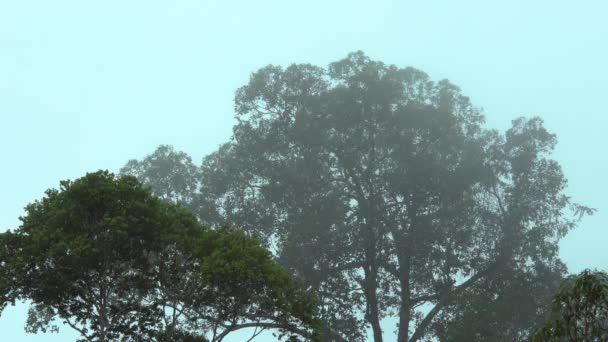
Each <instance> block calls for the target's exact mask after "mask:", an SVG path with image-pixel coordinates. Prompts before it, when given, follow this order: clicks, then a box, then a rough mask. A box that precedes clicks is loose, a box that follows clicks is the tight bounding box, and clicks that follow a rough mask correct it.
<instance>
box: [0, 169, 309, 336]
mask: <svg viewBox="0 0 608 342" xmlns="http://www.w3.org/2000/svg"><path fill="white" fill-rule="evenodd" d="M21 221H22V224H21V226H20V227H19V228H18V229H16V230H15V231H13V232H10V231H9V232H6V233H3V234H0V242H1V245H0V247H1V248H0V262H1V264H2V267H1V273H0V291H1V292H0V293H1V294H2V305H3V306H4V305H6V304H7V303H14V302H15V301H16V300H26V299H27V300H31V302H32V306H31V308H30V314H29V319H28V322H27V327H26V330H28V331H30V332H36V331H38V330H42V331H46V330H47V329H51V330H54V329H57V328H58V326H57V325H56V324H55V323H54V322H63V323H64V324H67V325H69V326H70V327H72V328H73V329H75V330H76V331H78V332H79V333H80V335H81V336H82V341H102V342H103V341H116V340H121V341H141V340H146V341H154V340H157V341H176V340H179V339H181V340H184V341H188V340H192V341H205V340H207V339H209V340H211V341H221V340H222V339H223V338H224V337H225V336H227V335H228V334H229V333H230V332H233V331H235V330H239V329H243V328H248V327H255V328H258V329H274V330H276V331H277V332H278V333H279V334H280V335H281V336H284V337H290V338H291V339H298V338H304V339H306V340H310V339H316V337H315V334H316V330H317V326H318V324H319V323H318V319H317V318H316V302H315V299H314V297H313V296H311V295H309V294H308V293H306V292H305V291H304V290H303V289H302V286H301V285H299V284H298V283H297V282H295V281H293V280H292V278H291V277H290V276H289V275H288V273H287V272H286V271H285V270H284V269H283V268H282V267H280V266H278V265H277V264H276V263H275V262H274V261H273V260H272V257H271V255H270V253H269V252H268V251H267V250H265V249H264V248H262V247H260V246H259V243H258V242H257V241H255V240H253V239H252V238H249V237H247V236H245V235H244V234H243V233H241V232H237V231H234V230H231V229H229V228H227V227H224V228H221V229H218V230H209V229H207V228H204V227H202V226H200V225H199V224H198V222H197V221H196V219H195V218H194V216H193V215H192V214H190V213H189V212H187V211H186V210H184V209H182V208H181V207H179V206H176V205H172V204H168V203H166V202H163V201H161V200H159V199H157V198H156V197H154V196H152V195H151V194H150V192H149V190H147V189H146V188H144V187H143V186H142V185H141V183H140V182H139V181H138V180H137V179H136V178H134V177H129V176H124V177H119V178H117V177H115V176H114V175H113V174H110V173H108V172H104V171H99V172H96V173H89V174H87V175H86V176H85V177H83V178H80V179H78V180H76V181H73V182H71V181H64V182H61V186H60V188H59V189H57V190H48V191H47V192H46V195H45V197H44V198H43V199H42V200H39V201H36V202H34V203H32V204H30V205H28V206H27V207H26V214H25V216H24V217H22V218H21Z"/></svg>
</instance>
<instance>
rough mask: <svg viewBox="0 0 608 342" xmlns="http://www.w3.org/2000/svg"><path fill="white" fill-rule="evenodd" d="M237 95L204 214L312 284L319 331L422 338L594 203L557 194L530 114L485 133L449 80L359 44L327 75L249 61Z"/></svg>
mask: <svg viewBox="0 0 608 342" xmlns="http://www.w3.org/2000/svg"><path fill="white" fill-rule="evenodd" d="M235 103H236V105H235V108H236V111H237V115H236V116H237V120H238V123H237V125H236V126H235V127H234V129H233V137H232V139H231V141H230V142H229V143H227V144H226V145H224V146H222V147H221V148H220V149H219V150H218V151H217V152H216V153H214V154H212V155H210V156H209V157H207V158H206V159H205V161H204V164H203V173H202V174H203V176H202V180H203V186H202V188H201V197H202V198H204V201H203V203H204V204H205V205H204V206H201V207H202V208H206V206H208V205H209V203H212V204H213V205H214V206H215V208H216V212H218V213H220V215H222V216H223V217H224V219H225V220H229V221H232V222H235V223H237V225H238V227H239V228H241V229H243V230H244V231H248V232H249V231H252V230H253V231H255V230H256V229H263V231H257V232H254V233H252V234H254V235H257V236H264V237H266V239H267V241H269V244H270V245H272V246H276V253H277V256H278V258H279V260H280V262H281V263H282V264H283V265H285V267H287V268H288V269H289V270H290V271H291V272H292V273H293V274H294V275H296V276H297V277H299V278H300V279H302V280H303V281H304V282H305V284H306V285H307V286H308V287H309V288H310V289H312V290H314V291H315V292H317V293H318V296H319V301H320V303H321V314H322V318H323V319H324V321H325V323H326V326H325V331H326V333H327V335H326V338H331V339H334V340H361V339H362V336H363V334H362V330H363V328H364V325H363V324H362V323H363V322H362V321H360V320H359V319H358V318H359V317H361V316H363V317H364V319H365V324H367V325H368V326H370V327H371V329H372V331H373V336H374V340H375V341H382V329H381V325H380V321H381V320H382V318H383V317H386V316H387V315H393V314H394V313H395V314H396V315H397V316H398V317H399V326H398V332H397V335H398V336H397V340H398V341H418V340H421V339H422V338H424V337H425V336H430V335H431V334H432V333H433V332H432V329H430V327H431V325H432V323H433V322H434V321H435V320H437V319H438V315H439V314H440V313H442V312H443V313H445V312H448V311H449V310H450V309H452V308H453V306H451V303H453V302H454V301H455V300H457V298H460V297H461V296H462V295H463V294H464V293H471V291H473V290H472V289H473V288H474V286H475V285H477V284H480V283H482V282H483V281H484V280H485V279H492V277H495V276H497V275H501V274H504V273H505V272H509V270H525V269H526V268H528V267H529V266H530V265H532V264H535V263H540V264H548V265H549V264H555V263H556V262H557V242H558V240H559V238H560V237H562V236H563V235H564V234H565V233H566V232H567V231H568V230H569V229H571V228H573V227H574V226H575V224H576V217H574V216H573V215H569V214H570V213H573V212H576V211H580V212H583V213H590V212H591V211H590V210H589V208H586V207H583V206H578V205H576V204H573V203H572V202H571V201H570V199H569V197H567V196H566V195H565V194H564V193H563V190H564V187H565V184H566V180H565V178H564V176H563V174H562V172H561V168H560V166H559V164H558V163H557V162H555V161H554V160H552V159H550V153H551V151H552V149H553V147H554V145H555V143H556V138H555V135H553V134H551V133H549V132H548V131H547V130H546V129H545V128H544V127H543V123H542V120H540V119H539V118H532V119H525V118H520V119H517V120H514V121H513V126H512V128H510V129H509V130H508V131H507V132H506V133H505V134H501V133H499V132H496V131H493V130H487V129H484V128H483V116H482V115H481V113H480V112H479V111H478V110H476V109H475V108H474V107H473V106H472V105H471V103H470V101H469V99H468V98H467V97H465V96H463V95H462V94H461V92H460V90H459V89H458V87H456V86H455V85H453V84H451V83H449V82H448V81H446V80H443V81H440V82H437V83H435V82H432V81H430V80H429V78H428V76H427V75H426V74H425V73H423V72H421V71H419V70H416V69H413V68H405V69H401V68H397V67H395V66H392V65H385V64H384V63H381V62H377V61H373V60H370V59H369V58H368V57H367V56H365V55H364V54H363V53H361V52H356V53H352V54H350V55H349V56H348V57H347V58H345V59H343V60H341V61H338V62H336V63H332V64H330V66H329V68H328V69H323V68H319V67H315V66H312V65H308V64H299V65H291V66H289V67H288V68H286V69H283V68H281V67H277V66H268V67H265V68H262V69H261V70H259V71H257V72H255V73H254V74H253V75H252V76H251V78H250V81H249V83H248V84H247V85H245V86H244V87H242V88H240V89H239V90H238V91H237V95H236V100H235ZM203 212H209V210H208V209H205V210H204V211H203ZM199 215H200V216H202V215H203V214H199ZM259 222H265V223H266V224H265V225H260V224H259ZM347 305H348V306H349V308H350V309H346V310H345V309H344V307H345V306H347ZM421 308H425V309H424V310H423V309H421Z"/></svg>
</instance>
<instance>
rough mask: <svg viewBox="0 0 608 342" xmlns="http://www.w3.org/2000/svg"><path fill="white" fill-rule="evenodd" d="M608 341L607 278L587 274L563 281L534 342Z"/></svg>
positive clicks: (587, 271)
mask: <svg viewBox="0 0 608 342" xmlns="http://www.w3.org/2000/svg"><path fill="white" fill-rule="evenodd" d="M606 340H608V275H607V274H606V273H604V272H597V271H596V272H592V271H590V270H585V271H583V272H582V273H581V274H579V275H574V276H570V277H569V278H568V279H566V280H565V281H564V283H563V284H562V287H561V288H560V290H559V292H558V293H557V294H556V295H555V297H554V299H553V308H552V310H551V315H550V316H549V319H548V321H547V322H546V324H545V325H544V326H543V327H542V328H541V329H539V330H538V332H537V333H536V334H535V335H534V338H533V341H606Z"/></svg>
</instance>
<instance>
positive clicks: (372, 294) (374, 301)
mask: <svg viewBox="0 0 608 342" xmlns="http://www.w3.org/2000/svg"><path fill="white" fill-rule="evenodd" d="M374 268H375V267H374V266H373V265H372V266H371V267H366V268H365V278H366V283H367V285H366V289H365V297H366V300H367V308H368V309H367V313H366V315H365V316H366V317H365V318H366V319H367V321H368V322H369V324H370V325H371V326H372V331H373V332H374V342H382V328H381V327H380V312H379V310H378V294H377V290H378V284H377V282H376V274H377V270H374Z"/></svg>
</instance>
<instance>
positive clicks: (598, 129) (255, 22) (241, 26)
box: [0, 0, 608, 342]
mask: <svg viewBox="0 0 608 342" xmlns="http://www.w3.org/2000/svg"><path fill="white" fill-rule="evenodd" d="M607 11H608V2H606V1H603V0H596V1H590V0H576V1H566V0H564V1H541V0H537V1H487V0H486V1H481V0H480V1H464V0H463V1H447V0H442V1H439V0H427V1H380V0H374V1H353V0H351V1H312V0H309V1H297V2H296V1H245V0H243V1H203V0H199V1H186V0H175V1H154V0H147V1H138V0H129V1H118V0H105V1H81V0H74V1H68V0H54V1H44V0H39V1H32V0H20V1H10V0H0V152H1V154H0V157H1V158H2V165H1V166H2V167H0V189H1V190H0V231H4V230H6V229H13V228H16V227H17V226H18V224H19V221H18V217H19V215H21V214H22V213H23V207H24V206H25V205H26V204H27V203H29V202H32V201H34V200H35V199H39V198H41V197H42V195H43V192H44V190H46V189H48V188H51V187H56V186H57V185H58V182H59V181H60V180H64V179H74V178H78V177H80V176H82V175H84V174H85V173H86V172H89V171H95V170H98V169H109V170H111V171H117V170H118V169H119V168H120V167H121V166H122V165H124V164H125V163H126V162H127V161H128V160H129V159H132V158H141V157H143V156H145V155H147V154H149V153H151V152H153V151H154V149H155V148H156V147H157V146H158V145H160V144H170V145H173V146H174V147H175V148H176V149H177V150H183V151H185V152H187V153H189V154H190V155H191V156H192V157H193V159H194V160H195V161H196V162H197V163H200V161H201V160H202V158H203V157H204V156H205V155H207V154H209V153H210V152H212V151H214V150H215V149H217V147H218V146H219V145H220V144H221V143H223V142H226V141H227V140H228V139H229V137H230V134H231V129H232V126H233V124H234V123H235V120H234V110H233V97H234V91H235V90H236V89H237V88H238V87H240V86H242V85H244V84H245V83H246V82H247V80H248V78H249V75H250V74H251V73H252V72H253V71H255V70H256V69H258V68H261V67H263V66H265V65H267V64H278V65H282V66H287V65H289V64H290V63H303V62H305V63H312V64H316V65H320V66H326V65H327V64H329V63H331V62H333V61H337V60H339V59H341V58H343V57H345V56H346V55H347V54H348V53H349V52H352V51H356V50H362V51H364V52H365V53H366V54H367V55H368V56H370V57H371V58H373V59H377V60H381V61H383V62H385V63H390V64H395V65H397V66H401V67H405V66H413V67H416V68H419V69H421V70H423V71H425V72H427V73H428V74H429V75H430V77H431V78H432V79H434V80H440V79H443V78H447V79H449V80H450V81H452V82H453V83H455V84H457V85H459V86H460V87H461V88H462V91H463V93H464V94H465V95H467V96H469V97H470V98H471V100H472V102H473V104H474V105H476V106H478V107H480V108H483V111H484V113H485V115H486V119H487V127H492V128H497V129H501V130H504V129H506V128H507V127H508V126H509V125H510V122H511V120H512V119H514V118H516V117H518V116H522V115H525V116H536V115H537V116H540V117H542V118H543V119H544V120H545V123H546V126H547V127H548V128H549V129H550V130H551V131H552V132H554V133H556V134H557V136H558V140H559V143H558V146H557V148H556V151H555V154H554V157H555V158H556V159H557V160H558V161H559V162H560V163H561V164H562V167H563V169H564V172H565V174H566V176H567V178H568V179H569V187H568V191H567V193H568V194H569V195H571V196H572V198H573V199H574V200H575V201H577V202H580V203H583V204H585V205H588V206H591V207H594V208H596V209H598V212H597V213H596V214H595V215H594V216H592V217H586V218H584V219H583V220H582V221H581V222H580V225H579V227H578V228H577V229H575V230H573V231H572V232H570V233H569V234H568V235H567V236H566V237H565V238H564V239H563V240H562V242H561V244H560V245H561V252H560V255H561V257H562V259H563V260H564V261H565V262H566V264H567V265H568V267H569V270H570V271H571V272H579V271H581V270H583V269H584V268H597V269H603V270H608V253H606V252H605V250H606V242H608V231H607V230H606V228H607V227H606V226H607V225H606V224H605V222H606V221H607V218H608V216H607V215H608V197H606V195H605V194H606V193H608V177H607V175H608V172H607V171H608V156H607V154H606V152H605V151H604V150H603V147H605V146H606V144H605V142H604V138H605V136H606V132H607V129H608V115H607V114H608V113H607V109H606V108H607V106H606V98H607V96H606V91H607V90H608V64H607V63H606V61H608V45H607V44H606V37H608V24H607V23H606V20H605V14H606V13H607ZM26 312H27V307H26V306H25V305H23V304H19V305H17V306H16V307H9V308H8V309H6V310H5V311H4V312H3V313H2V316H1V317H0V338H1V339H2V340H7V341H24V342H27V341H66V340H73V339H74V338H75V336H76V335H75V334H73V333H71V332H70V331H69V330H68V329H67V328H65V329H62V330H61V332H60V333H59V334H39V335H28V334H25V332H24V330H23V326H24V323H25V319H26ZM392 329H393V326H391V327H387V328H386V329H385V330H387V337H389V336H392V334H390V332H391V331H392ZM265 340H267V341H272V338H271V337H266V338H263V339H260V341H265ZM234 341H239V337H237V338H236V339H234ZM388 341H390V339H389V340H388Z"/></svg>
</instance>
